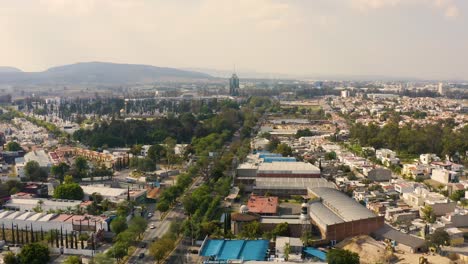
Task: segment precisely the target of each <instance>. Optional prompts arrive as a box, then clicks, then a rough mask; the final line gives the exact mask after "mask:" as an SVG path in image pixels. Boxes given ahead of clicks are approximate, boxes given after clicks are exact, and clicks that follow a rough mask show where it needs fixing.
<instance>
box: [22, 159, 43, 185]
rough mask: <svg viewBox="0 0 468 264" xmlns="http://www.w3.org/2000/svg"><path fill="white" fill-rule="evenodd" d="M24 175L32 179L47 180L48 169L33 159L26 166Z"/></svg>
mask: <svg viewBox="0 0 468 264" xmlns="http://www.w3.org/2000/svg"><path fill="white" fill-rule="evenodd" d="M24 175H25V176H26V177H27V178H28V179H29V180H30V181H45V180H47V171H45V170H44V169H43V168H41V167H40V166H39V163H37V161H34V160H31V161H28V162H27V163H26V165H25V166H24Z"/></svg>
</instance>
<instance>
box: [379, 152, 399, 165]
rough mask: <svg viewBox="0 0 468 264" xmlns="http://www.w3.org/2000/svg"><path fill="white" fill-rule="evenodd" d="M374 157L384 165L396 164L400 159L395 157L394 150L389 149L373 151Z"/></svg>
mask: <svg viewBox="0 0 468 264" xmlns="http://www.w3.org/2000/svg"><path fill="white" fill-rule="evenodd" d="M375 157H376V158H377V159H378V160H380V161H381V162H382V164H384V165H386V166H390V165H397V164H399V163H400V159H398V158H397V156H396V153H395V151H393V150H390V149H378V150H376V151H375Z"/></svg>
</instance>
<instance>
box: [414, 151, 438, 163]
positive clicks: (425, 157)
mask: <svg viewBox="0 0 468 264" xmlns="http://www.w3.org/2000/svg"><path fill="white" fill-rule="evenodd" d="M419 161H420V162H421V163H422V164H424V165H429V164H431V162H433V161H440V158H439V157H437V155H436V154H431V153H426V154H421V155H419Z"/></svg>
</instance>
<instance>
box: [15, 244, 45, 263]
mask: <svg viewBox="0 0 468 264" xmlns="http://www.w3.org/2000/svg"><path fill="white" fill-rule="evenodd" d="M19 259H20V261H21V263H28V264H44V263H48V262H49V260H50V256H49V248H48V247H47V246H45V245H43V244H40V243H32V244H25V245H24V246H23V248H22V249H21V253H20V254H19Z"/></svg>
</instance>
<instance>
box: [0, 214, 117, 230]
mask: <svg viewBox="0 0 468 264" xmlns="http://www.w3.org/2000/svg"><path fill="white" fill-rule="evenodd" d="M108 222H109V219H108V218H107V217H101V216H92V215H69V214H48V213H35V212H19V211H4V210H2V211H0V226H3V227H4V228H5V229H11V226H18V228H19V229H25V228H26V227H28V228H29V227H31V226H33V227H34V229H35V230H37V231H39V230H41V229H42V230H43V231H45V232H46V231H49V230H57V229H63V232H65V231H68V232H71V231H91V232H96V231H98V230H101V229H103V230H106V231H109V228H108V227H109V225H108Z"/></svg>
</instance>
